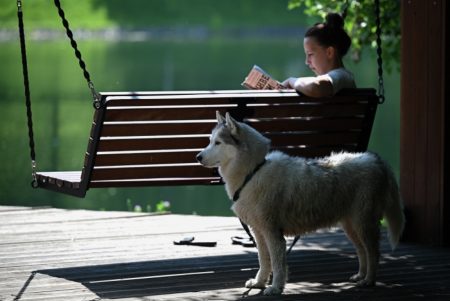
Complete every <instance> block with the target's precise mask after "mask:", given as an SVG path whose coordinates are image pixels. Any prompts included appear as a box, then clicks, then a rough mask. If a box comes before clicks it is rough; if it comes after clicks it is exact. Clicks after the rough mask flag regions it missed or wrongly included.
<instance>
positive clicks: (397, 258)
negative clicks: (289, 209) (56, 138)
mask: <svg viewBox="0 0 450 301" xmlns="http://www.w3.org/2000/svg"><path fill="white" fill-rule="evenodd" d="M189 235H193V236H195V237H196V241H217V246H216V247H198V246H176V245H174V244H173V241H174V240H179V239H181V238H183V237H185V236H189ZM233 235H244V232H243V230H241V228H240V225H239V221H238V220H237V219H236V218H232V217H200V216H182V215H172V214H168V215H148V214H139V213H129V212H95V211H84V210H62V209H52V208H34V209H33V208H25V207H5V206H3V207H0V300H1V301H4V300H45V301H51V300H64V301H66V300H69V301H70V300H80V301H81V300H84V301H88V300H90V301H93V300H130V301H134V300H146V301H147V300H241V299H245V300H331V299H332V300H450V252H449V251H450V250H449V249H442V248H430V247H422V246H416V245H410V244H401V245H400V246H399V247H398V249H397V250H396V251H395V252H391V251H390V249H389V247H388V243H387V240H386V238H384V239H383V242H382V257H381V262H380V268H379V276H378V283H377V286H376V287H374V288H369V289H360V288H356V287H355V286H354V285H353V284H352V283H350V282H348V281H347V279H348V278H349V276H350V275H352V273H354V272H355V271H356V269H357V259H356V257H355V254H354V251H353V248H352V247H351V245H350V244H349V242H348V241H347V239H346V238H345V236H344V234H343V233H342V232H341V231H340V230H337V229H332V230H327V231H322V232H318V233H315V234H311V235H308V236H306V237H305V238H303V239H302V240H301V241H300V242H299V243H297V246H296V247H295V249H294V250H293V252H292V253H291V255H290V256H289V268H290V276H289V283H288V285H287V287H286V290H285V294H284V295H283V296H281V297H264V296H262V295H261V291H260V290H256V289H253V290H247V289H245V288H244V287H243V284H244V282H245V280H247V278H249V277H252V276H254V274H255V273H256V269H257V255H256V251H255V249H253V248H244V247H242V246H239V245H232V244H231V240H230V237H231V236H233Z"/></svg>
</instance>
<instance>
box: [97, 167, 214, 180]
mask: <svg viewBox="0 0 450 301" xmlns="http://www.w3.org/2000/svg"><path fill="white" fill-rule="evenodd" d="M180 176H181V177H186V178H194V177H214V176H215V175H214V170H212V169H208V168H205V167H203V166H201V165H200V164H192V165H176V164H174V165H170V166H169V165H168V166H158V165H155V166H145V167H137V166H129V167H121V168H114V167H111V168H101V169H100V168H94V171H93V172H92V178H91V181H102V180H122V179H152V178H178V177H180Z"/></svg>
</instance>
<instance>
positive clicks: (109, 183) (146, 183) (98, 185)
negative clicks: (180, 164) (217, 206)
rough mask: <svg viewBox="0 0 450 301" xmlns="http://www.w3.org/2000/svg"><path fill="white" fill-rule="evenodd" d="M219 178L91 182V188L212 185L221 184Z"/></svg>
mask: <svg viewBox="0 0 450 301" xmlns="http://www.w3.org/2000/svg"><path fill="white" fill-rule="evenodd" d="M221 183H222V182H221V181H220V177H195V178H181V177H174V178H152V179H139V180H130V179H125V180H103V181H92V182H91V185H90V186H91V188H107V187H141V186H180V185H211V184H212V185H214V184H221Z"/></svg>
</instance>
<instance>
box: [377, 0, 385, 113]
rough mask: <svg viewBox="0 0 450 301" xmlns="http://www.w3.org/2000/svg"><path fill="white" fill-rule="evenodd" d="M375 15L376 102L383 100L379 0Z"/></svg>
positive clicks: (380, 102)
mask: <svg viewBox="0 0 450 301" xmlns="http://www.w3.org/2000/svg"><path fill="white" fill-rule="evenodd" d="M375 16H376V20H375V23H376V27H377V29H376V35H377V40H376V41H377V64H378V103H379V104H382V103H384V101H385V97H384V80H383V59H382V57H381V54H382V48H381V20H380V0H375Z"/></svg>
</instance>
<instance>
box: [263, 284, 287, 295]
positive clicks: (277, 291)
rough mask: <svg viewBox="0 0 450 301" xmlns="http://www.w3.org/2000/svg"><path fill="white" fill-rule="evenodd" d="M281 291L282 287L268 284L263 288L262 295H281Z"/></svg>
mask: <svg viewBox="0 0 450 301" xmlns="http://www.w3.org/2000/svg"><path fill="white" fill-rule="evenodd" d="M282 292H283V289H282V288H279V287H275V286H269V287H268V288H266V289H265V290H264V295H265V296H274V295H281V293H282Z"/></svg>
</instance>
